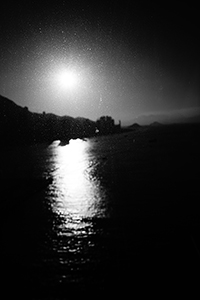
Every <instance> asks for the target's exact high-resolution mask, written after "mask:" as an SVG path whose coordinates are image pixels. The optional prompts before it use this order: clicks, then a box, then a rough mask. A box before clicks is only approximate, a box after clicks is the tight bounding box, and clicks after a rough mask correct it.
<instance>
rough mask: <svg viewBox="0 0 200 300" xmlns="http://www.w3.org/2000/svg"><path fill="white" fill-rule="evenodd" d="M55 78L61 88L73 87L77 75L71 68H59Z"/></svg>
mask: <svg viewBox="0 0 200 300" xmlns="http://www.w3.org/2000/svg"><path fill="white" fill-rule="evenodd" d="M56 79H57V83H58V85H59V87H60V88H61V89H74V88H75V87H76V86H77V84H78V75H77V74H76V72H75V71H73V70H67V69H64V70H61V71H60V72H58V74H57V76H56Z"/></svg>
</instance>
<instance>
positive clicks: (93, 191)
mask: <svg viewBox="0 0 200 300" xmlns="http://www.w3.org/2000/svg"><path fill="white" fill-rule="evenodd" d="M94 143H95V142H94V140H81V139H76V140H70V141H69V144H67V145H64V146H63V145H61V144H60V142H59V141H55V142H53V143H52V144H51V145H50V146H49V147H48V148H47V149H46V151H47V152H46V157H47V159H46V161H45V171H44V174H45V176H46V177H51V178H52V183H51V184H50V185H49V186H48V188H47V189H46V197H45V198H46V202H47V203H48V204H49V205H50V207H51V209H52V212H53V226H52V228H51V230H52V231H51V232H50V234H49V235H50V240H51V241H50V243H48V249H47V250H46V251H47V252H49V250H50V249H49V247H52V253H53V254H52V256H51V257H50V258H49V260H48V259H47V260H46V264H47V265H52V264H57V268H58V269H57V270H56V275H55V274H52V276H53V277H54V280H55V277H56V280H57V281H58V282H61V283H62V282H64V281H65V280H66V281H67V282H68V283H69V282H73V281H74V280H75V281H76V282H78V283H79V284H81V281H83V280H84V282H85V281H86V282H87V274H86V273H88V271H89V270H90V272H91V270H92V265H95V264H96V263H97V262H98V258H97V256H99V260H101V258H100V256H101V246H100V244H99V242H100V240H98V239H101V238H100V236H102V234H103V235H104V233H102V230H101V229H100V227H99V226H95V224H96V222H98V220H101V222H102V220H104V219H107V218H109V208H108V203H107V200H108V199H107V193H106V189H105V187H103V186H102V184H101V181H100V179H99V178H98V175H97V172H96V168H97V167H98V165H99V164H100V160H98V159H97V156H95V152H94V151H91V150H92V149H93V146H94ZM97 240H98V245H97V242H96V241H97ZM50 252H51V251H50ZM44 255H46V253H45V254H44ZM47 256H48V255H47ZM93 268H94V266H93ZM93 275H94V274H93ZM93 275H92V273H91V274H90V276H93ZM90 276H89V277H90ZM51 280H52V279H51ZM88 280H89V278H88ZM90 280H91V278H90ZM54 283H55V282H54Z"/></svg>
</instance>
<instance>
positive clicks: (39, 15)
mask: <svg viewBox="0 0 200 300" xmlns="http://www.w3.org/2000/svg"><path fill="white" fill-rule="evenodd" d="M198 23H199V21H198V3H197V2H194V3H192V2H190V3H186V2H179V4H178V3H177V4H176V3H174V2H170V1H167V2H166V1H164V2H161V3H160V4H159V3H158V1H155V2H152V1H148V2H147V1H109V0H108V1H105V2H104V1H101V2H100V1H80V0H79V1H75V0H74V1H59V0H57V1H53V2H51V1H41V0H40V1H6V4H4V5H3V8H2V9H1V19H0V30H1V31H0V32H1V35H0V45H1V48H0V94H1V95H3V96H6V97H8V98H10V99H12V100H13V101H15V102H16V103H17V104H19V105H22V106H28V107H29V109H30V110H31V111H37V112H42V111H46V112H53V113H56V114H58V115H71V116H74V117H77V116H82V117H88V118H90V119H93V120H95V119H97V118H98V117H99V116H101V115H112V116H113V117H114V118H115V119H117V120H118V119H121V120H122V121H123V122H128V121H131V120H132V119H133V118H135V117H137V116H139V115H141V114H152V113H171V112H174V111H177V112H184V113H187V110H188V111H190V113H191V111H192V110H194V111H196V110H197V109H198V107H199V106H200V99H199V92H200V91H199V69H200V59H199V53H200V51H199V50H200V49H199V48H200V47H199V30H198V28H199V24H198ZM63 70H65V71H66V70H67V72H68V71H70V72H71V73H73V74H75V77H76V79H77V82H76V84H75V85H74V86H73V87H70V88H69V86H68V85H67V84H66V86H63V82H62V85H61V84H60V82H59V81H58V78H60V77H59V74H61V72H62V71H63Z"/></svg>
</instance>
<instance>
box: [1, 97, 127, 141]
mask: <svg viewBox="0 0 200 300" xmlns="http://www.w3.org/2000/svg"><path fill="white" fill-rule="evenodd" d="M120 130H121V123H119V124H118V125H115V123H114V120H113V119H112V118H111V117H108V116H106V117H105V116H103V117H101V118H100V119H98V120H97V122H94V121H91V120H89V119H86V118H81V117H78V118H73V117H70V116H57V115H55V114H52V113H45V112H43V113H34V112H30V111H29V110H28V107H24V108H23V107H21V106H19V105H17V104H15V103H14V102H13V101H11V100H9V99H7V98H5V97H3V96H0V139H1V141H3V142H4V143H6V144H13V143H14V144H16V143H17V144H33V143H51V142H52V141H54V140H61V141H62V142H64V143H67V142H68V141H69V140H70V139H72V138H84V137H91V136H94V135H96V134H97V132H98V135H104V134H112V133H117V132H120Z"/></svg>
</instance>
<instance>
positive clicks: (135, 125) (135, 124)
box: [129, 123, 141, 129]
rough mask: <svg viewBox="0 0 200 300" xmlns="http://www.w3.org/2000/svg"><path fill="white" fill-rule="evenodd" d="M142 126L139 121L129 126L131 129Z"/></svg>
mask: <svg viewBox="0 0 200 300" xmlns="http://www.w3.org/2000/svg"><path fill="white" fill-rule="evenodd" d="M140 127H141V126H140V125H139V124H138V123H134V124H132V125H130V126H129V128H130V129H138V128H140Z"/></svg>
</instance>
